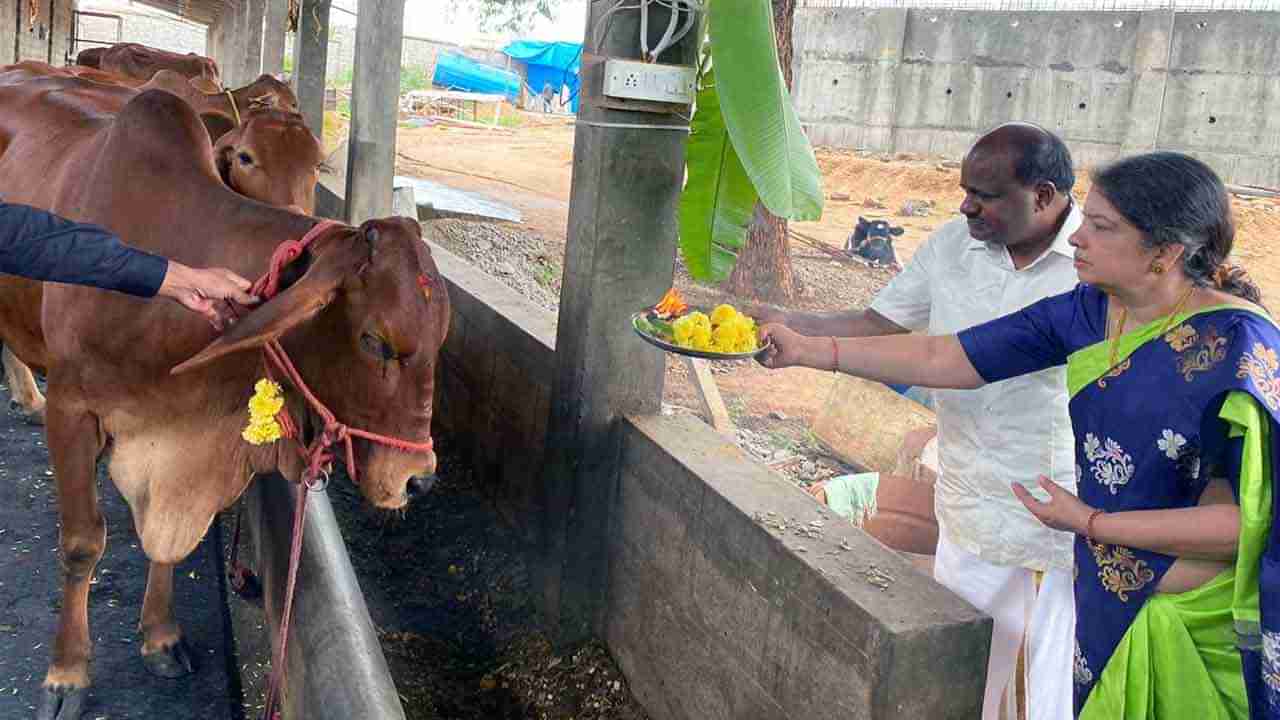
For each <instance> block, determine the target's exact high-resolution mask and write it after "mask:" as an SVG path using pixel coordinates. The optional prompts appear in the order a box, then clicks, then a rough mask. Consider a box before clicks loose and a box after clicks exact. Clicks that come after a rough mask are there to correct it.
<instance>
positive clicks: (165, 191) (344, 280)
mask: <svg viewBox="0 0 1280 720" xmlns="http://www.w3.org/2000/svg"><path fill="white" fill-rule="evenodd" d="M21 92H22V88H21V87H20V86H16V87H0V107H2V106H6V105H8V104H10V103H12V102H17V101H21V99H22V98H20V97H14V95H15V93H21ZM31 112H33V113H35V114H38V115H39V116H40V117H41V119H42V120H43V121H44V123H43V124H42V125H29V126H27V129H26V130H24V131H23V132H21V133H18V134H16V135H14V136H11V137H10V138H9V141H8V150H7V151H6V152H5V153H4V155H3V156H0V193H3V194H5V196H6V198H7V199H8V200H10V201H12V202H19V203H27V204H31V205H35V206H37V207H42V208H46V209H49V210H51V211H53V212H57V213H59V214H62V215H66V216H68V217H71V218H73V219H75V220H79V221H84V222H92V223H97V224H100V225H102V226H105V227H107V228H110V229H112V230H114V231H116V232H118V233H119V234H120V235H121V236H122V237H124V238H126V239H127V240H128V241H129V242H130V243H131V244H133V245H135V246H138V247H140V248H143V249H146V250H149V251H152V252H157V253H161V254H164V255H166V256H168V257H171V258H174V259H175V260H178V261H179V262H183V263H187V264H190V265H193V266H198V267H219V266H225V267H228V268H230V269H232V270H233V271H235V272H237V273H239V274H241V275H243V276H245V277H257V276H260V275H262V274H263V273H264V272H265V271H266V270H267V267H268V263H269V259H270V257H271V256H272V253H273V252H274V251H275V250H276V248H277V246H278V245H279V244H280V243H282V242H284V241H287V240H296V239H298V238H300V237H302V236H303V235H304V234H306V233H307V232H308V231H309V230H311V229H312V228H313V227H314V226H315V225H316V223H317V221H316V220H315V219H314V218H310V217H306V216H302V215H298V214H295V213H292V212H289V211H286V210H282V209H277V208H273V207H270V206H267V205H264V204H261V203H258V202H255V201H252V200H248V199H245V198H243V197H241V196H239V195H237V194H235V193H233V192H231V191H230V190H229V189H227V188H226V187H225V186H224V185H223V184H222V183H221V182H220V180H219V178H218V174H217V168H216V166H215V163H214V157H213V152H212V149H211V148H210V147H209V145H208V144H207V143H204V142H200V140H201V138H202V137H203V135H204V134H205V130H204V128H203V127H202V126H201V124H200V120H199V118H198V116H197V115H196V114H195V113H194V112H193V111H192V110H191V108H190V106H188V105H187V104H186V103H184V102H182V101H181V100H179V99H178V98H176V97H175V96H173V95H172V94H170V93H166V92H160V91H147V92H144V93H141V94H140V95H138V96H137V97H136V98H134V99H132V100H131V101H129V103H128V104H127V105H126V106H125V107H124V108H123V109H122V110H120V112H119V113H118V114H116V115H113V116H99V115H95V114H94V113H93V112H92V111H83V110H81V109H79V108H76V107H74V106H71V105H68V104H62V105H56V104H52V103H50V104H46V105H43V106H39V107H36V108H32V109H31ZM2 120H3V118H0V125H3V122H2ZM55 137H56V138H57V142H51V139H52V138H55ZM282 278H283V282H282V286H283V288H284V289H283V290H282V292H281V293H280V294H279V295H278V296H276V297H275V298H274V299H272V300H270V301H268V302H266V303H265V304H263V305H262V306H261V307H259V308H257V309H256V310H254V311H253V312H252V313H250V314H249V315H248V316H247V317H245V318H244V319H242V320H241V321H240V322H238V323H237V324H236V325H235V326H234V327H233V328H232V329H231V330H230V331H228V332H227V333H226V334H225V335H223V336H222V337H215V334H214V331H213V330H212V329H211V328H210V327H209V325H208V323H206V322H204V321H203V320H202V319H200V318H198V317H196V316H194V315H192V314H190V313H188V312H186V311H184V310H183V309H182V308H179V307H177V306H176V305H173V304H171V303H146V302H142V301H139V300H137V299H134V298H130V297H126V296H124V295H119V294H113V293H106V292H101V291H97V290H92V289H87V288H81V287H75V286H66V285H56V284H51V285H49V286H48V287H47V288H45V293H44V299H43V303H42V306H41V307H31V306H23V304H22V300H23V298H22V297H19V298H17V301H16V302H15V303H14V308H15V309H16V310H18V311H19V314H20V316H21V317H20V318H19V319H20V320H24V321H26V322H27V323H32V322H34V321H32V320H31V318H33V317H43V318H45V319H51V318H57V322H56V323H54V322H50V323H48V324H47V327H45V329H44V337H45V338H46V339H47V343H48V344H47V347H44V348H36V350H43V352H44V356H43V358H39V357H24V358H23V359H24V360H27V361H28V362H38V361H40V360H44V361H45V362H47V363H48V367H49V406H48V441H49V449H50V457H51V459H52V463H53V468H54V471H55V477H56V482H57V486H58V499H59V517H60V520H61V526H62V535H61V540H60V546H61V550H62V564H63V570H64V574H65V584H64V591H63V592H64V595H63V602H62V606H61V614H60V617H59V623H58V630H57V634H56V637H55V638H54V642H53V646H52V660H51V663H50V666H49V670H48V673H47V675H46V677H45V681H44V687H45V689H46V690H45V697H44V700H43V707H42V708H41V714H40V716H39V717H40V718H44V719H46V720H53V719H54V718H59V719H60V720H69V719H70V718H73V717H76V716H77V715H78V713H79V710H80V709H81V706H82V704H83V701H84V698H85V696H86V690H87V688H88V686H89V684H90V681H89V657H90V652H91V645H92V643H91V640H90V635H89V624H88V592H89V583H90V579H91V577H92V575H93V571H94V568H95V567H96V565H97V562H98V560H99V559H100V558H101V556H102V553H103V550H104V546H105V540H106V527H105V521H104V519H103V517H102V514H101V513H100V512H99V510H98V507H97V495H96V487H95V482H94V478H95V472H96V466H97V462H98V459H99V457H101V456H102V454H103V451H104V449H106V448H107V447H110V448H111V452H110V456H109V460H108V463H109V465H108V469H109V472H110V475H111V478H112V481H113V482H114V483H115V484H116V486H117V487H118V488H119V489H120V492H121V494H122V495H123V496H124V497H125V498H126V499H127V501H128V502H129V505H130V509H131V511H132V514H133V518H134V524H135V527H136V529H137V533H138V536H139V538H140V539H141V541H142V548H143V550H144V551H145V552H146V554H147V557H148V558H149V559H150V560H151V568H150V571H149V575H148V583H147V591H146V595H145V597H144V600H143V608H142V622H141V629H142V635H143V643H142V654H143V659H144V661H145V663H146V665H147V667H148V668H150V669H151V670H152V671H153V672H155V673H156V674H159V675H162V676H165V677H176V676H179V675H183V674H186V673H188V672H191V664H190V651H189V650H187V649H186V648H185V646H184V644H183V642H182V633H181V630H180V629H179V627H178V624H177V622H176V621H175V620H174V618H173V614H172V609H171V601H172V572H173V565H174V564H175V563H177V562H179V561H181V560H182V559H183V558H184V557H186V556H187V555H188V554H189V553H190V552H191V551H192V549H194V548H195V546H196V544H197V543H198V542H199V541H200V538H201V537H202V536H203V535H204V533H205V531H206V530H207V528H208V527H209V525H210V523H211V522H212V521H213V518H214V516H215V514H216V513H217V512H219V511H220V510H222V509H224V508H226V507H228V506H229V505H231V504H232V503H233V502H234V501H235V500H236V498H237V497H239V495H240V494H241V493H242V492H243V491H244V489H245V487H246V486H247V485H248V483H249V482H250V480H251V479H252V476H253V475H255V474H261V473H270V472H280V473H282V474H284V475H285V476H286V477H288V478H291V479H295V480H296V479H298V478H299V476H300V473H301V471H302V464H301V461H300V459H299V457H298V455H297V453H296V452H295V451H294V448H293V447H292V446H291V445H290V444H289V443H288V442H287V441H280V442H277V443H275V444H271V445H266V446H253V445H249V444H247V443H246V442H245V441H244V440H242V439H241V436H240V433H241V430H242V428H243V427H244V426H245V422H246V417H247V413H246V402H247V400H248V398H249V397H250V396H251V395H252V394H253V386H254V383H255V381H256V380H258V379H259V378H260V377H262V376H263V360H262V357H261V355H260V354H259V353H258V352H257V348H258V347H260V346H261V345H262V344H263V343H265V342H267V341H269V340H271V339H275V338H278V339H280V340H281V342H282V343H283V345H284V347H285V349H286V350H287V352H288V353H289V355H290V356H291V357H292V358H293V360H294V362H295V364H296V365H297V367H298V370H299V372H300V373H301V375H302V376H303V378H304V379H305V380H306V382H307V384H308V385H309V386H310V387H311V388H312V389H313V390H314V391H315V392H316V394H317V395H318V396H319V397H320V399H321V400H322V401H323V402H325V403H326V404H327V405H328V407H329V408H330V409H331V410H332V411H333V412H334V413H335V415H336V416H337V417H338V418H339V420H340V421H342V422H345V423H349V424H350V425H351V426H352V427H358V428H362V429H366V430H369V431H372V432H375V433H380V434H383V435H389V436H392V437H397V438H402V439H404V440H407V441H410V442H424V441H426V440H427V439H428V438H429V437H430V429H431V409H432V396H433V394H434V371H435V364H436V359H437V355H438V353H439V349H440V346H441V344H442V343H443V341H444V337H445V334H446V332H447V330H448V318H449V298H448V295H447V293H446V291H445V287H444V284H443V280H442V279H441V277H440V275H439V273H438V271H437V270H436V267H435V263H434V262H433V260H432V259H431V254H430V250H429V249H428V246H427V245H426V244H425V243H424V242H422V239H421V229H420V228H419V227H418V225H417V224H416V223H414V222H413V221H411V220H407V219H402V218H396V219H388V220H375V221H369V222H367V223H365V224H363V225H362V226H360V227H359V228H352V227H347V226H339V227H337V228H332V229H329V230H326V231H325V232H323V233H322V235H321V236H320V237H319V239H317V241H316V242H315V244H314V245H313V246H312V247H311V249H309V250H307V251H306V252H305V253H303V255H302V256H301V257H299V258H298V259H297V260H295V261H294V262H292V263H291V264H289V265H288V266H287V267H286V268H285V272H284V274H283V275H282ZM10 289H11V286H10V285H9V284H8V283H4V284H0V307H6V308H8V307H9V306H8V305H6V304H5V302H4V300H5V299H7V298H8V297H9V296H10V295H9V290H10ZM12 319H13V318H10V317H8V313H7V312H5V313H2V314H0V326H3V327H2V328H0V329H3V330H4V331H5V333H6V334H5V338H4V339H5V340H6V341H7V340H8V335H7V331H8V329H9V326H10V325H11V320H12ZM15 351H19V348H17V347H15ZM184 361H185V365H186V367H187V369H186V370H185V372H184V373H183V374H178V375H174V374H171V373H170V370H171V369H172V368H174V367H175V366H177V365H179V364H182V363H184ZM285 398H286V407H287V408H288V409H289V410H290V412H291V413H292V414H293V416H294V417H295V418H298V419H299V423H300V425H301V426H302V427H303V428H304V432H307V433H314V432H316V431H318V430H319V429H320V428H321V427H322V426H321V425H320V424H319V423H320V420H319V419H318V418H317V417H316V416H315V414H314V413H313V412H311V411H310V410H309V409H308V408H307V407H306V406H305V404H304V403H302V402H301V401H300V399H299V396H298V394H297V392H296V391H295V390H294V388H292V387H289V386H287V385H286V387H285ZM355 463H356V468H357V474H358V477H359V488H360V491H361V493H362V494H363V495H364V496H365V497H366V499H368V500H369V501H370V502H371V503H372V504H373V505H375V506H377V507H380V508H389V509H390V508H399V507H403V506H404V505H405V503H406V502H407V501H408V500H409V499H410V497H411V496H412V495H414V494H416V493H418V492H421V491H423V490H424V489H425V488H426V487H427V486H428V485H427V483H426V481H425V480H424V478H425V477H426V476H429V475H430V474H431V473H433V472H434V470H435V456H434V454H433V453H430V452H423V453H408V452H401V451H397V450H393V449H391V448H388V447H385V446H381V445H373V444H370V443H367V442H365V441H363V440H359V439H357V440H355Z"/></svg>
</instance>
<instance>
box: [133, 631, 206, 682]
mask: <svg viewBox="0 0 1280 720" xmlns="http://www.w3.org/2000/svg"><path fill="white" fill-rule="evenodd" d="M195 658H196V656H195V653H193V652H191V648H190V646H188V645H187V641H186V640H185V639H183V640H179V641H178V643H177V644H176V645H174V646H173V647H170V648H165V649H164V650H157V651H156V652H153V653H148V654H146V655H143V656H142V662H143V664H144V665H146V666H147V671H148V672H150V673H151V674H152V675H155V676H156V677H162V678H166V679H168V680H174V679H177V678H180V677H185V676H187V675H190V674H191V673H193V672H195V671H196V663H195Z"/></svg>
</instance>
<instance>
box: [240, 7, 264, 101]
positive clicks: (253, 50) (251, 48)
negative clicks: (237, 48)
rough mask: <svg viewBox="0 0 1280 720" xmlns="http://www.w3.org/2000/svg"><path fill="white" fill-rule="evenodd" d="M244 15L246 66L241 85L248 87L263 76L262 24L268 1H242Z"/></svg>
mask: <svg viewBox="0 0 1280 720" xmlns="http://www.w3.org/2000/svg"><path fill="white" fill-rule="evenodd" d="M241 1H242V2H243V3H244V5H245V13H244V33H245V35H244V55H243V57H244V66H243V70H241V72H242V73H243V74H242V75H241V81H240V84H241V85H247V84H249V83H251V82H253V81H254V80H257V79H258V76H259V75H261V74H262V23H263V20H264V19H265V17H266V0H241Z"/></svg>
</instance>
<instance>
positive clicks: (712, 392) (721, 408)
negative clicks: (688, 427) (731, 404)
mask: <svg viewBox="0 0 1280 720" xmlns="http://www.w3.org/2000/svg"><path fill="white" fill-rule="evenodd" d="M680 359H681V360H683V361H684V367H685V369H686V370H688V371H689V382H690V383H691V384H692V385H693V389H694V390H696V391H697V393H698V400H699V402H701V403H702V412H704V413H706V414H707V419H708V420H710V422H711V427H713V428H715V429H716V432H718V433H720V434H721V435H727V436H728V437H729V438H733V418H731V417H729V408H727V407H725V405H724V399H723V398H721V397H720V388H719V387H716V378H715V376H714V375H712V374H711V362H710V361H709V360H703V359H702V358H693V357H688V356H682V357H681V358H680Z"/></svg>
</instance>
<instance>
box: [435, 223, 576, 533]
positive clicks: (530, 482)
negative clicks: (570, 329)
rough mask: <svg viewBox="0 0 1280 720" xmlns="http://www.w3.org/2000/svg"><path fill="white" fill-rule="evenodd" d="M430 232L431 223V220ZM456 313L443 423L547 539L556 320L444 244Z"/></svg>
mask: <svg viewBox="0 0 1280 720" xmlns="http://www.w3.org/2000/svg"><path fill="white" fill-rule="evenodd" d="M423 230H424V234H425V235H426V236H427V237H428V238H430V236H431V223H430V222H427V223H425V224H424V228H423ZM431 254H432V256H433V257H434V258H435V261H436V264H437V265H438V266H439V268H440V272H441V273H442V274H443V275H444V276H445V279H446V282H447V283H448V286H449V300H450V302H451V305H452V310H453V315H452V317H451V318H450V322H449V336H448V338H447V339H446V341H445V345H444V349H443V353H442V356H441V360H440V364H439V367H440V375H439V377H438V378H437V380H436V388H437V389H438V390H439V392H437V393H436V399H437V401H438V407H437V408H436V414H435V419H436V422H437V423H438V424H439V425H440V426H441V427H442V428H444V429H447V430H449V431H450V432H451V433H452V434H453V437H455V438H457V439H458V440H459V441H460V442H463V443H465V444H466V448H465V451H466V453H467V455H468V456H469V457H470V458H471V461H472V464H471V466H472V468H473V469H474V472H475V473H477V479H478V480H479V482H480V484H481V485H482V486H483V487H485V489H486V491H487V492H488V493H489V494H490V495H491V496H492V497H494V498H495V499H496V500H497V504H498V507H499V510H500V511H501V512H502V513H503V516H504V517H505V518H506V519H507V520H508V521H509V522H510V523H511V524H512V525H513V526H514V527H516V528H518V529H519V530H520V532H521V534H522V535H523V536H524V538H525V539H526V540H528V541H530V542H534V541H535V540H536V539H537V538H538V530H539V528H538V520H539V519H540V517H541V512H540V507H541V498H540V496H539V494H538V491H537V484H536V482H535V481H536V479H537V478H538V477H539V475H540V470H541V468H542V465H543V456H544V454H545V453H544V450H545V445H546V434H547V417H548V415H549V413H550V411H551V382H552V378H553V376H554V372H555V342H556V320H555V316H554V315H552V314H551V313H550V312H549V311H547V310H545V309H543V308H541V307H539V306H537V305H535V304H533V303H532V302H531V301H529V300H527V299H525V298H524V297H523V296H521V295H519V294H518V293H516V292H515V291H514V290H512V289H511V288H509V287H507V286H506V285H504V284H502V283H501V282H499V281H498V280H495V279H494V278H493V277H491V276H490V275H488V274H487V273H485V272H484V271H482V270H480V269H478V268H476V267H474V266H472V265H471V264H470V263H468V262H466V261H465V260H463V259H461V258H459V257H457V256H456V255H453V254H452V253H450V252H448V251H447V250H445V249H444V248H442V247H440V246H439V245H435V244H433V245H432V246H431Z"/></svg>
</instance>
